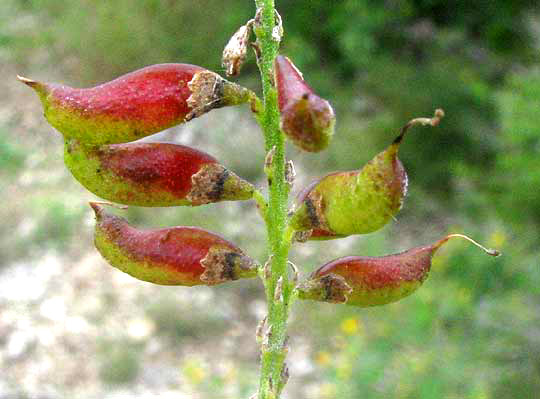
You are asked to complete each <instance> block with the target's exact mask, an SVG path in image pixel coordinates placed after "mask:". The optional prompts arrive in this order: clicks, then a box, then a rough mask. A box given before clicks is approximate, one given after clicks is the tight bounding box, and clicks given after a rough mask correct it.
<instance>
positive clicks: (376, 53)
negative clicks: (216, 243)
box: [0, 0, 540, 399]
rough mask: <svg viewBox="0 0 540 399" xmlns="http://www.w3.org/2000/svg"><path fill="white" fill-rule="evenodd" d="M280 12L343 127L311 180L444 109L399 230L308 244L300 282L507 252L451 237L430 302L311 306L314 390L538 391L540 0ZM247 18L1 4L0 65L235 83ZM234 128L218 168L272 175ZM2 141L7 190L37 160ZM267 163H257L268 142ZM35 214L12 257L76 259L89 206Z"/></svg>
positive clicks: (307, 324) (405, 150) (119, 358)
mask: <svg viewBox="0 0 540 399" xmlns="http://www.w3.org/2000/svg"><path fill="white" fill-rule="evenodd" d="M276 3H277V7H278V9H279V11H280V13H281V15H282V16H283V19H284V27H285V40H284V44H283V53H285V54H287V55H290V56H292V59H293V61H294V62H295V63H296V64H297V66H298V67H299V68H300V69H301V70H302V71H303V73H304V76H305V78H306V80H307V81H308V82H309V84H310V85H311V86H313V87H314V88H315V89H316V91H317V92H318V93H319V94H321V95H322V96H324V97H326V98H328V99H329V100H330V101H331V102H332V104H334V105H335V108H336V113H337V115H338V125H337V134H336V136H335V139H334V142H333V143H332V145H331V147H330V148H329V149H328V150H327V151H325V152H324V153H322V154H300V153H299V152H298V151H296V150H295V149H291V150H290V154H291V157H292V158H293V159H295V162H298V164H299V165H300V166H301V168H300V169H301V170H302V171H305V172H306V174H309V176H310V177H314V176H320V175H322V174H325V173H328V172H329V171H332V170H336V169H353V168H358V167H360V166H361V165H362V164H363V163H365V162H366V161H368V160H369V159H370V158H372V157H373V156H374V155H375V154H376V153H377V152H379V151H381V150H382V149H384V148H385V147H386V146H387V145H388V144H389V143H390V142H391V141H392V139H393V138H394V136H395V135H396V134H397V132H398V130H399V128H400V127H401V126H402V125H403V124H404V123H406V122H407V121H408V120H409V119H411V118H413V117H417V116H430V115H431V114H432V112H433V110H434V109H435V108H437V107H441V108H444V110H445V111H446V114H447V117H446V118H445V119H443V121H442V123H441V125H440V126H439V127H437V128H435V129H430V128H416V129H415V130H413V131H411V132H410V133H409V135H408V136H407V138H406V140H405V142H404V144H403V146H402V147H401V150H400V158H401V159H402V161H403V163H404V164H405V166H406V168H407V170H408V172H409V175H410V194H409V198H408V199H407V201H406V202H405V207H404V209H403V211H402V213H401V214H400V215H399V220H398V223H397V224H395V225H394V226H391V227H388V228H386V229H385V230H384V231H383V232H380V233H377V234H378V235H377V234H376V235H370V236H367V237H363V238H357V239H355V240H356V241H355V242H354V244H353V246H352V248H350V249H349V253H343V248H345V246H340V245H339V244H335V243H331V242H330V243H309V244H304V245H305V248H308V249H306V250H305V253H303V252H302V251H301V250H295V256H296V257H297V258H299V260H298V259H294V260H295V261H297V262H298V263H299V264H305V265H309V268H307V267H306V268H305V270H304V273H307V272H309V271H311V270H312V269H313V268H314V267H315V266H316V265H319V264H321V263H323V262H324V261H327V260H330V259H331V258H332V257H338V256H344V255H348V254H353V253H355V254H357V253H363V254H369V255H382V254H385V253H391V252H397V251H398V250H400V249H405V246H404V244H411V243H412V245H422V244H425V243H428V242H430V241H433V240H434V239H438V238H440V237H441V236H442V235H443V234H445V233H446V232H447V231H455V232H467V233H468V234H470V235H471V236H473V237H475V238H478V239H479V240H481V241H483V242H485V243H486V244H487V245H488V246H493V247H496V248H499V249H501V250H502V252H503V254H504V255H503V256H502V257H501V258H498V259H496V260H493V259H491V258H489V257H486V256H485V255H484V254H481V253H480V252H479V251H478V249H477V248H472V247H468V246H467V244H465V243H459V244H457V243H455V244H449V246H448V248H447V249H445V250H443V251H441V252H440V254H439V255H438V256H437V257H436V258H435V263H434V268H433V272H432V276H431V277H430V279H429V280H428V281H427V282H426V283H425V286H424V287H422V288H421V289H420V290H419V291H418V293H417V294H415V295H413V296H412V297H410V298H407V299H405V300H403V301H401V302H399V303H397V304H393V305H388V306H385V307H382V308H374V309H367V310H360V309H356V308H350V307H336V306H330V305H325V304H315V303H301V304H300V305H299V306H298V308H297V309H296V310H295V313H296V314H298V315H300V316H299V317H298V319H297V320H296V321H295V322H294V324H293V330H294V331H293V333H295V334H298V335H302V334H303V335H305V336H307V338H308V339H309V340H310V341H311V342H312V343H313V348H314V349H313V351H312V353H311V357H312V360H313V361H314V362H315V364H316V374H317V376H318V377H320V378H318V380H317V381H311V382H312V383H316V384H318V385H317V386H318V387H319V389H318V391H317V395H319V396H318V397H319V398H321V399H322V398H329V399H330V398H332V399H333V398H335V397H339V398H343V399H353V398H359V397H361V398H366V399H368V398H374V399H375V398H388V397H394V398H415V399H417V398H418V399H436V398H437V399H439V398H455V399H457V398H478V399H480V398H494V399H515V398H524V399H533V398H535V397H537V395H538V392H540V360H539V359H540V353H539V349H538V348H540V341H539V339H538V337H540V319H539V316H538V312H537V310H538V309H539V308H540V261H539V259H540V239H539V234H540V118H539V116H538V112H539V110H540V58H539V54H540V47H539V43H540V34H539V32H540V16H539V12H540V10H539V6H538V2H536V1H532V0H518V1H503V0H494V1H486V0H482V1H474V2H462V1H442V0H441V1H440V0H429V1H428V0H415V1H413V0H395V1H384V2H380V1H374V0H342V1H323V0H295V1H292V0H289V1H285V0H284V1H277V2H276ZM253 11H254V10H253V7H252V4H251V3H250V2H247V1H240V0H228V1H227V2H223V1H218V0H209V1H204V2H194V1H177V0H174V1H173V0H140V1H138V2H133V1H128V0H118V1H115V2H105V1H90V0H83V1H77V2H73V1H68V0H2V2H0V14H2V15H8V16H13V18H12V19H11V20H10V21H8V20H7V19H6V20H5V21H4V22H1V23H2V24H3V26H2V29H0V55H2V54H4V55H5V54H7V55H8V56H9V59H10V60H11V62H14V63H17V64H18V65H19V66H20V67H21V69H22V68H26V67H28V68H31V69H32V70H33V71H34V72H35V71H38V73H37V75H39V74H40V73H41V72H39V71H41V70H42V69H43V70H45V71H51V70H54V71H56V73H58V75H59V76H64V77H65V78H64V82H66V83H69V84H73V85H75V86H83V85H90V84H94V83H96V82H101V81H106V80H108V79H111V78H113V77H115V76H117V75H119V74H122V73H125V72H127V71H130V70H134V69H137V68H140V67H142V66H144V65H149V64H154V63H159V62H186V63H193V64H199V65H203V66H205V67H208V68H210V69H214V70H216V71H221V70H222V68H221V67H220V65H219V64H220V55H221V51H222V47H223V45H224V44H225V43H226V42H227V40H228V38H229V37H230V36H231V34H232V33H233V32H234V31H235V30H236V29H237V28H238V27H239V26H240V25H241V24H243V23H244V22H245V21H246V20H247V19H248V18H250V17H251V16H252V15H253ZM256 73H257V72H256V68H255V63H254V61H253V57H251V58H250V60H249V62H248V65H247V66H246V67H245V70H244V72H243V73H242V77H241V78H240V79H241V81H242V83H243V84H246V85H248V86H252V88H254V89H257V86H256V83H255V82H256V79H257V75H256ZM41 75H42V76H45V75H47V73H46V72H43V73H41ZM38 77H40V76H38ZM36 112H37V110H36ZM218 112H222V111H218ZM194 123H195V122H194ZM233 127H234V125H233V124H227V125H224V126H217V127H215V129H214V130H216V131H217V132H218V133H219V135H218V139H216V142H217V144H215V146H214V147H212V150H215V151H213V152H212V153H213V155H215V156H217V157H218V158H220V154H219V152H218V151H221V152H223V154H224V155H223V157H229V159H230V160H231V162H233V163H234V164H235V170H238V171H240V172H242V174H243V175H246V176H247V177H249V178H250V179H252V180H256V179H260V178H261V176H262V174H261V168H259V169H258V170H252V164H250V163H249V162H250V160H248V159H246V158H249V157H245V156H244V155H243V154H244V152H246V151H248V147H250V146H251V144H250V145H249V146H246V147H245V148H246V151H244V147H241V148H242V150H241V151H240V153H241V154H240V155H235V154H230V152H231V151H233V150H232V148H233V147H234V145H232V144H234V143H231V137H232V138H233V139H234V140H237V141H238V143H236V144H237V145H238V146H242V145H243V144H242V143H241V142H240V141H241V140H242V138H241V137H237V136H234V135H233V133H230V135H229V134H228V131H229V130H234V129H233ZM7 130H8V127H4V128H3V129H0V170H1V175H0V177H1V178H2V179H4V174H6V175H9V176H11V181H12V180H13V176H16V175H17V173H19V172H20V171H21V170H22V169H23V168H24V164H25V158H26V157H25V151H23V150H22V148H21V146H19V144H18V142H17V141H14V140H11V141H10V140H9V136H8V135H7V133H6V132H7ZM218 133H216V134H218ZM201 134H203V135H206V132H202V133H201ZM256 134H257V132H253V135H256ZM208 140H209V141H212V138H208ZM246 140H247V139H246ZM250 143H251V142H250ZM238 148H240V147H238ZM249 151H251V148H249ZM254 152H255V151H254ZM259 152H260V153H259ZM250 155H251V154H250ZM253 157H259V158H260V159H261V160H262V157H263V154H262V147H261V148H260V151H258V152H257V154H253ZM6 181H8V180H6ZM62 184H65V181H62ZM73 184H74V185H75V184H76V183H73ZM43 186H44V183H42V184H41V185H40V187H41V189H42V188H43ZM1 189H2V190H4V186H2V187H1ZM81 192H82V191H81ZM14 202H16V201H14ZM26 202H27V203H28V204H29V205H28V206H29V207H30V208H31V211H30V212H29V214H30V216H31V219H32V220H33V222H32V226H33V227H32V228H31V229H30V230H29V231H30V232H29V233H27V234H22V235H9V237H8V235H7V234H4V235H3V237H2V240H0V249H1V250H2V253H4V252H5V253H9V257H10V258H17V257H23V256H27V255H28V253H29V251H27V250H26V249H28V248H29V247H30V248H40V247H51V246H52V247H53V248H57V249H58V250H63V249H65V248H66V242H68V241H69V240H70V239H71V240H77V241H80V240H82V239H81V238H80V237H78V235H77V231H78V229H80V228H81V227H80V221H81V220H82V219H83V215H84V214H85V213H84V212H85V211H84V210H83V208H82V207H78V206H73V207H70V206H67V205H66V202H67V201H63V200H61V199H60V196H59V194H58V193H55V195H53V196H52V197H50V196H49V197H46V196H45V197H40V198H39V199H37V198H36V199H35V200H28V201H26ZM84 209H86V208H84ZM247 209H248V207H247V206H243V205H238V204H235V205H232V204H220V205H216V206H212V207H205V208H204V210H202V209H198V210H194V209H187V210H184V209H182V210H177V209H173V210H144V211H141V210H130V211H129V212H130V213H129V218H130V221H131V222H132V223H134V224H146V225H148V226H149V225H171V224H184V223H186V221H190V222H191V224H200V225H203V226H204V227H207V228H210V229H214V230H220V229H225V228H228V227H230V225H231V224H232V223H233V221H228V220H226V219H228V218H230V219H233V218H236V220H234V222H235V223H236V222H237V221H238V220H239V219H241V220H251V219H244V213H245V212H246V210H247ZM227 210H231V211H230V213H226V212H228V211H227ZM86 212H88V211H86ZM19 213H20V211H19ZM0 214H2V215H3V214H4V213H0ZM5 214H7V210H6V211H5ZM223 215H225V216H226V217H224V216H223ZM186 224H188V223H186ZM253 230H254V227H253V226H242V227H241V228H238V229H234V228H231V229H230V231H229V232H230V235H229V237H228V238H231V239H234V240H235V241H237V242H239V243H240V244H241V246H246V247H248V249H249V252H250V253H255V254H261V253H263V252H264V244H263V243H262V242H255V241H256V240H253V239H252V236H251V234H252V233H253ZM233 232H234V233H233ZM257 234H258V233H257ZM84 239H85V240H87V239H88V240H89V237H84ZM409 246H411V245H409ZM306 253H307V255H306ZM246 306H247V305H246ZM147 315H148V316H149V317H150V318H151V319H152V320H154V321H155V323H156V326H157V332H158V334H161V335H165V336H167V337H170V338H172V339H173V340H181V339H183V338H186V337H188V338H190V339H193V338H196V337H198V336H200V335H201V334H203V332H206V330H213V331H216V332H219V331H223V329H224V328H226V325H227V324H226V322H225V321H224V320H222V319H220V318H219V317H218V316H215V317H214V316H212V315H208V314H203V313H198V314H196V315H190V316H189V317H187V316H186V315H185V314H184V312H182V311H178V310H177V309H176V304H174V303H161V302H155V303H152V302H151V303H149V304H148V308H147ZM351 320H353V321H351ZM354 326H356V327H354ZM252 344H253V345H254V342H253V343H252ZM102 349H103V350H102V351H101V352H100V353H101V355H100V356H101V358H102V359H103V367H102V369H101V376H102V378H103V379H104V380H105V381H109V382H111V383H123V382H129V381H130V380H132V379H133V378H135V376H136V375H137V372H138V356H139V355H138V352H137V351H134V352H133V353H131V352H130V351H131V349H132V348H131V347H129V346H127V347H125V345H124V347H123V346H122V345H119V343H117V342H113V343H104V344H103V345H102ZM194 362H195V361H194ZM198 367H199V366H197V364H196V362H195V363H190V364H187V365H185V367H184V369H183V371H184V373H185V374H186V375H187V376H188V377H189V378H192V379H194V380H196V379H197V378H198V374H197V370H198ZM240 368H241V366H240ZM190 376H191V377H190ZM205 381H206V380H205ZM308 382H310V381H306V383H308ZM239 383H244V384H246V382H245V381H243V382H242V381H240V382H239ZM201 384H202V383H201ZM205 384H206V382H205ZM224 384H225V382H224V381H221V380H219V381H218V380H211V379H210V382H208V384H207V385H205V386H204V387H202V388H201V390H203V391H204V392H212V391H215V392H218V393H219V392H222V388H223V385H224ZM249 385H250V384H249V383H247V386H249ZM244 396H248V395H247V392H246V395H244Z"/></svg>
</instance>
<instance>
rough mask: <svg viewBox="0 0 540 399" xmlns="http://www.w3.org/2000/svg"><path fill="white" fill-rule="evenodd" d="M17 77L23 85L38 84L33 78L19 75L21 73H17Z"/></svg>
mask: <svg viewBox="0 0 540 399" xmlns="http://www.w3.org/2000/svg"><path fill="white" fill-rule="evenodd" d="M17 79H19V81H21V82H23V83H24V84H25V85H28V86H30V87H33V86H35V85H37V84H38V82H36V81H35V80H32V79H28V78H25V77H24V76H21V75H17Z"/></svg>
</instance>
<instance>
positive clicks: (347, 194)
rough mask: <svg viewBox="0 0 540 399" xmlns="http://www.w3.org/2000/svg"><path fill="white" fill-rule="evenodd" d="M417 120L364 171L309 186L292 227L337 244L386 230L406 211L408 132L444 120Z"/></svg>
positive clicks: (333, 176) (438, 113) (340, 174)
mask: <svg viewBox="0 0 540 399" xmlns="http://www.w3.org/2000/svg"><path fill="white" fill-rule="evenodd" d="M443 115H444V114H443V112H442V110H437V111H436V113H435V117H434V118H431V119H430V118H417V119H413V120H412V121H410V122H409V123H407V124H406V125H405V126H404V127H403V128H402V130H401V133H400V135H399V136H398V137H397V138H396V139H395V140H394V142H393V143H392V144H391V145H390V146H389V147H388V148H387V149H386V150H384V151H382V152H381V153H379V154H378V155H377V156H375V157H374V158H373V159H372V160H371V161H369V162H368V163H367V164H366V165H365V166H364V167H363V168H362V169H361V170H358V171H348V172H336V173H331V174H329V175H327V176H325V177H323V178H321V179H320V180H318V181H316V182H314V183H312V184H311V185H310V186H308V187H307V188H306V189H305V190H304V191H303V192H302V193H301V194H300V195H299V200H298V202H299V203H300V205H299V207H298V209H297V210H296V211H295V213H294V214H293V216H292V219H291V225H292V226H293V227H294V228H295V229H296V230H298V231H306V230H313V232H312V234H311V237H310V239H333V238H339V237H345V236H349V235H353V234H367V233H371V232H374V231H376V230H378V229H380V228H381V227H383V226H384V225H386V224H387V223H388V222H389V221H390V220H391V219H392V218H393V217H394V215H396V214H397V213H398V211H399V210H400V209H401V207H402V206H403V201H404V199H405V196H406V194H407V184H408V178H407V173H406V171H405V168H404V167H403V164H402V163H401V161H400V160H399V159H398V150H399V146H400V144H401V142H402V140H403V137H404V135H405V133H406V132H407V130H408V129H409V127H410V126H412V125H414V124H429V125H432V126H435V125H437V124H438V123H439V121H440V118H441V117H442V116H443Z"/></svg>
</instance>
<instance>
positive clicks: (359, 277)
mask: <svg viewBox="0 0 540 399" xmlns="http://www.w3.org/2000/svg"><path fill="white" fill-rule="evenodd" d="M453 237H461V238H465V239H466V240H469V241H471V242H472V243H474V244H475V245H477V246H479V247H480V248H482V249H483V250H484V251H486V252H487V253H488V254H489V255H492V256H499V255H500V253H499V252H498V251H496V250H492V249H487V248H484V247H483V246H481V245H480V244H478V243H477V242H475V241H473V240H471V239H470V238H469V237H467V236H464V235H461V234H450V235H448V236H447V237H445V238H443V239H441V240H439V241H437V242H436V243H434V244H433V245H429V246H426V247H418V248H413V249H410V250H408V251H405V252H402V253H399V254H396V255H389V256H383V257H369V256H348V257H345V258H340V259H336V260H334V261H332V262H329V263H327V264H326V265H324V266H322V267H320V268H319V269H318V270H316V271H315V272H314V273H313V274H312V275H311V276H310V277H309V278H308V279H307V280H306V281H305V282H303V283H301V284H300V286H299V287H298V291H299V298H301V299H311V300H316V301H324V302H331V303H346V304H348V305H355V306H360V307H368V306H377V305H384V304H387V303H391V302H396V301H398V300H400V299H402V298H404V297H406V296H408V295H411V294H412V293H413V292H414V291H416V290H417V289H418V288H419V287H420V286H421V285H422V283H423V282H424V281H425V279H426V278H427V277H428V274H429V271H430V269H431V259H432V257H433V255H434V253H435V252H436V251H437V250H438V249H439V248H440V247H441V246H442V245H443V244H444V243H446V242H447V241H448V240H449V239H450V238H453Z"/></svg>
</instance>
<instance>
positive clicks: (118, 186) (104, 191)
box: [64, 140, 254, 207]
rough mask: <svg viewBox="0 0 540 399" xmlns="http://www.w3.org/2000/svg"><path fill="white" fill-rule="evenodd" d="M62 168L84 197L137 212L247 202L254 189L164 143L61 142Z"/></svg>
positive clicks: (204, 157) (208, 160) (192, 152)
mask: <svg viewBox="0 0 540 399" xmlns="http://www.w3.org/2000/svg"><path fill="white" fill-rule="evenodd" d="M64 162H65V164H66V166H67V167H68V169H69V170H70V171H71V173H72V174H73V176H74V177H75V178H76V179H77V180H78V181H79V182H80V183H81V184H82V185H83V186H84V187H86V188H87V189H88V190H89V191H91V192H92V193H94V194H96V195H97V196H99V197H101V198H104V199H106V200H108V201H113V202H117V203H120V204H125V205H137V206H151V207H157V206H175V205H192V206H196V205H202V204H208V203H213V202H219V201H234V200H248V199H251V198H252V197H253V192H254V188H253V186H252V185H251V184H250V183H248V182H247V181H245V180H243V179H241V178H240V177H238V176H237V175H236V174H234V173H232V172H231V171H229V170H228V169H226V168H225V167H224V166H222V165H221V164H219V163H218V161H217V160H216V159H215V158H213V157H211V156H210V155H208V154H205V153H203V152H201V151H198V150H196V149H193V148H190V147H186V146H182V145H178V144H169V143H127V144H111V145H102V146H84V145H82V144H80V143H79V142H78V141H76V140H66V143H65V152H64Z"/></svg>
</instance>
